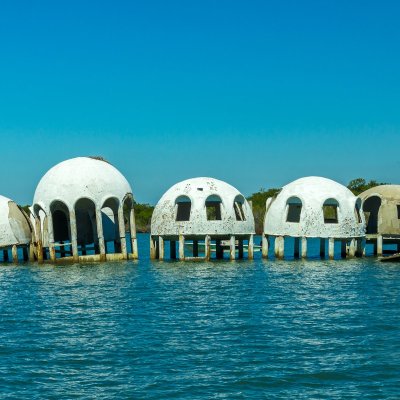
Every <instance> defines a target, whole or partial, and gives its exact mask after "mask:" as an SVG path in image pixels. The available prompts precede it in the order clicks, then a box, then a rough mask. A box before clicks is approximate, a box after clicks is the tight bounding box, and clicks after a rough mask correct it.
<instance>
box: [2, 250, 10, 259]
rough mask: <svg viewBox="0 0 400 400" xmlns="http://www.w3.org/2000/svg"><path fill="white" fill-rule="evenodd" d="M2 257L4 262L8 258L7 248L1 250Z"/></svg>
mask: <svg viewBox="0 0 400 400" xmlns="http://www.w3.org/2000/svg"><path fill="white" fill-rule="evenodd" d="M3 259H4V261H5V262H6V261H8V260H9V258H8V250H7V249H6V250H3Z"/></svg>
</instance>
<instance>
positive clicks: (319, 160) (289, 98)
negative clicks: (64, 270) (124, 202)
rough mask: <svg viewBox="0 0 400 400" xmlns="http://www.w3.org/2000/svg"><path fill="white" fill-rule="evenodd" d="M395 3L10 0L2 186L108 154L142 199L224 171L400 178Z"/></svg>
mask: <svg viewBox="0 0 400 400" xmlns="http://www.w3.org/2000/svg"><path fill="white" fill-rule="evenodd" d="M399 18H400V2H398V1H374V2H372V1H365V0H363V1H361V0H360V1H350V0H343V1H324V0H318V1H285V0H279V1H232V0H230V1H223V0H218V1H207V0H201V1H151V0H150V1H147V0H146V1H140V2H139V1H137V2H136V1H115V0H114V1H108V2H105V1H92V2H91V1H71V0H68V1H35V2H33V1H26V2H23V1H4V2H2V5H1V12H0V45H1V46H0V57H1V62H0V138H1V144H2V146H1V160H2V168H1V170H0V182H1V184H2V185H1V190H0V193H1V194H3V195H6V196H8V197H11V198H13V199H15V200H16V201H18V202H21V203H30V202H31V199H32V197H33V193H34V190H35V187H36V185H37V183H38V181H39V179H40V177H41V176H42V175H43V173H44V172H46V171H47V170H48V169H49V168H50V167H51V166H53V165H54V164H56V163H58V162H60V161H62V160H64V159H67V158H71V157H75V156H79V155H102V156H104V157H105V158H107V159H108V160H109V161H110V162H112V163H113V164H114V165H115V166H116V167H117V168H118V169H119V170H120V171H121V172H122V173H123V174H124V175H125V176H126V177H127V179H128V181H129V182H130V183H131V185H132V187H133V191H134V194H135V197H136V199H137V200H138V201H140V202H150V203H155V202H156V201H157V200H158V198H159V197H160V196H161V195H162V193H163V192H164V191H165V190H166V189H167V188H168V187H169V186H171V185H172V184H174V183H175V182H177V181H179V180H183V179H186V178H190V177H194V176H213V177H216V178H219V179H223V180H226V181H227V182H229V183H231V184H233V185H234V186H236V187H237V188H238V189H239V190H241V191H242V192H243V193H244V194H245V195H248V194H251V193H252V192H254V191H257V190H258V189H259V188H260V187H265V188H268V187H279V186H282V185H284V184H285V183H288V182H290V181H291V180H293V179H296V178H299V177H301V176H307V175H321V176H326V177H329V178H332V179H335V180H337V181H339V182H341V183H347V182H348V181H349V180H350V179H352V178H355V177H365V178H367V179H377V180H380V181H386V182H391V183H400V179H399V173H400V157H399V154H400V153H399V148H400V23H399Z"/></svg>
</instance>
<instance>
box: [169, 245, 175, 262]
mask: <svg viewBox="0 0 400 400" xmlns="http://www.w3.org/2000/svg"><path fill="white" fill-rule="evenodd" d="M169 257H170V259H171V260H176V241H175V240H170V241H169Z"/></svg>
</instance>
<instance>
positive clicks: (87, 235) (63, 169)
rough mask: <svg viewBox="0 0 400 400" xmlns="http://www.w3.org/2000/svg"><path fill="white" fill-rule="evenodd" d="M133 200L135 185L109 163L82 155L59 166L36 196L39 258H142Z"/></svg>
mask: <svg viewBox="0 0 400 400" xmlns="http://www.w3.org/2000/svg"><path fill="white" fill-rule="evenodd" d="M133 204H134V202H133V194H132V189H131V187H130V185H129V183H128V182H127V180H126V179H125V178H124V176H123V175H122V174H121V173H120V172H119V171H118V170H117V169H116V168H115V167H113V166H112V165H111V164H110V163H108V162H107V161H105V160H103V159H101V158H98V157H77V158H73V159H70V160H66V161H63V162H61V163H59V164H57V165H56V166H54V167H53V168H51V169H50V170H49V171H48V172H47V173H46V174H45V175H44V176H43V177H42V179H41V180H40V182H39V184H38V186H37V188H36V192H35V196H34V200H33V206H32V211H33V216H34V220H35V231H36V249H37V258H38V261H39V262H40V261H43V259H47V258H49V259H50V260H51V261H56V260H57V259H60V258H61V259H63V260H64V261H68V260H69V261H74V262H80V261H105V260H108V261H112V260H121V259H128V258H134V259H135V258H137V256H138V251H137V240H136V226H135V214H134V208H133ZM127 231H129V235H128V238H129V239H130V240H127Z"/></svg>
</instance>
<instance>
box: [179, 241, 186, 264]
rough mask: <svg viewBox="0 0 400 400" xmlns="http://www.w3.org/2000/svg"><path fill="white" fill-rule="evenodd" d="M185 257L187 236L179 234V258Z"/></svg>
mask: <svg viewBox="0 0 400 400" xmlns="http://www.w3.org/2000/svg"><path fill="white" fill-rule="evenodd" d="M184 259H185V237H184V236H183V235H179V260H181V261H183V260H184Z"/></svg>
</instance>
